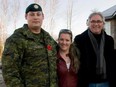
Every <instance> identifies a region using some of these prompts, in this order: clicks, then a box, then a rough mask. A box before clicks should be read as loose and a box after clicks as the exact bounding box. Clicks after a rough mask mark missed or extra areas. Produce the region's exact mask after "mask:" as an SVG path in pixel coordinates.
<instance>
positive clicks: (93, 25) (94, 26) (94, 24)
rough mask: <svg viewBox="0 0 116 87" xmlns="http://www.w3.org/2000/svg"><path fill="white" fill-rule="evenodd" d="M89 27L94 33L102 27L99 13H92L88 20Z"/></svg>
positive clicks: (97, 32) (98, 32)
mask: <svg viewBox="0 0 116 87" xmlns="http://www.w3.org/2000/svg"><path fill="white" fill-rule="evenodd" d="M88 26H89V29H90V31H91V32H92V33H94V34H100V33H101V31H102V29H103V28H104V22H103V19H102V17H101V16H100V15H94V16H92V17H91V18H90V20H89V24H88Z"/></svg>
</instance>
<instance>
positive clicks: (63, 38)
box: [58, 33, 72, 52]
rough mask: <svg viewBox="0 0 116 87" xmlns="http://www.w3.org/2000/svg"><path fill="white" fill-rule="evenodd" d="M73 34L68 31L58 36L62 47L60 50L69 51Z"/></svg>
mask: <svg viewBox="0 0 116 87" xmlns="http://www.w3.org/2000/svg"><path fill="white" fill-rule="evenodd" d="M71 43H72V41H71V35H70V34H68V33H61V34H60V36H59V38H58V44H59V47H60V50H62V51H67V52H69V48H70V45H71Z"/></svg>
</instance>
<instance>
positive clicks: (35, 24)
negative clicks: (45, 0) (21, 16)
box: [25, 11, 44, 29]
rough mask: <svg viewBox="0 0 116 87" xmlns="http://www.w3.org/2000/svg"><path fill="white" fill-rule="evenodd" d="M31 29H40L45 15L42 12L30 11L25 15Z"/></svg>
mask: <svg viewBox="0 0 116 87" xmlns="http://www.w3.org/2000/svg"><path fill="white" fill-rule="evenodd" d="M25 18H26V20H27V22H28V26H29V28H30V29H40V28H41V25H42V22H43V19H44V15H43V13H42V11H30V12H28V13H27V14H26V15H25Z"/></svg>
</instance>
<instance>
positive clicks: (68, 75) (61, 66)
mask: <svg viewBox="0 0 116 87" xmlns="http://www.w3.org/2000/svg"><path fill="white" fill-rule="evenodd" d="M57 57H58V60H57V73H58V82H59V83H58V84H59V87H77V83H78V80H77V74H76V73H75V72H73V70H72V66H71V64H70V68H69V70H68V69H67V66H66V62H65V61H64V59H63V58H62V57H61V56H60V55H59V54H58V55H57Z"/></svg>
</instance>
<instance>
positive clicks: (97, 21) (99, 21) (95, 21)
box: [90, 20, 103, 23]
mask: <svg viewBox="0 0 116 87" xmlns="http://www.w3.org/2000/svg"><path fill="white" fill-rule="evenodd" d="M90 22H91V23H103V21H101V20H92V21H90Z"/></svg>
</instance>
